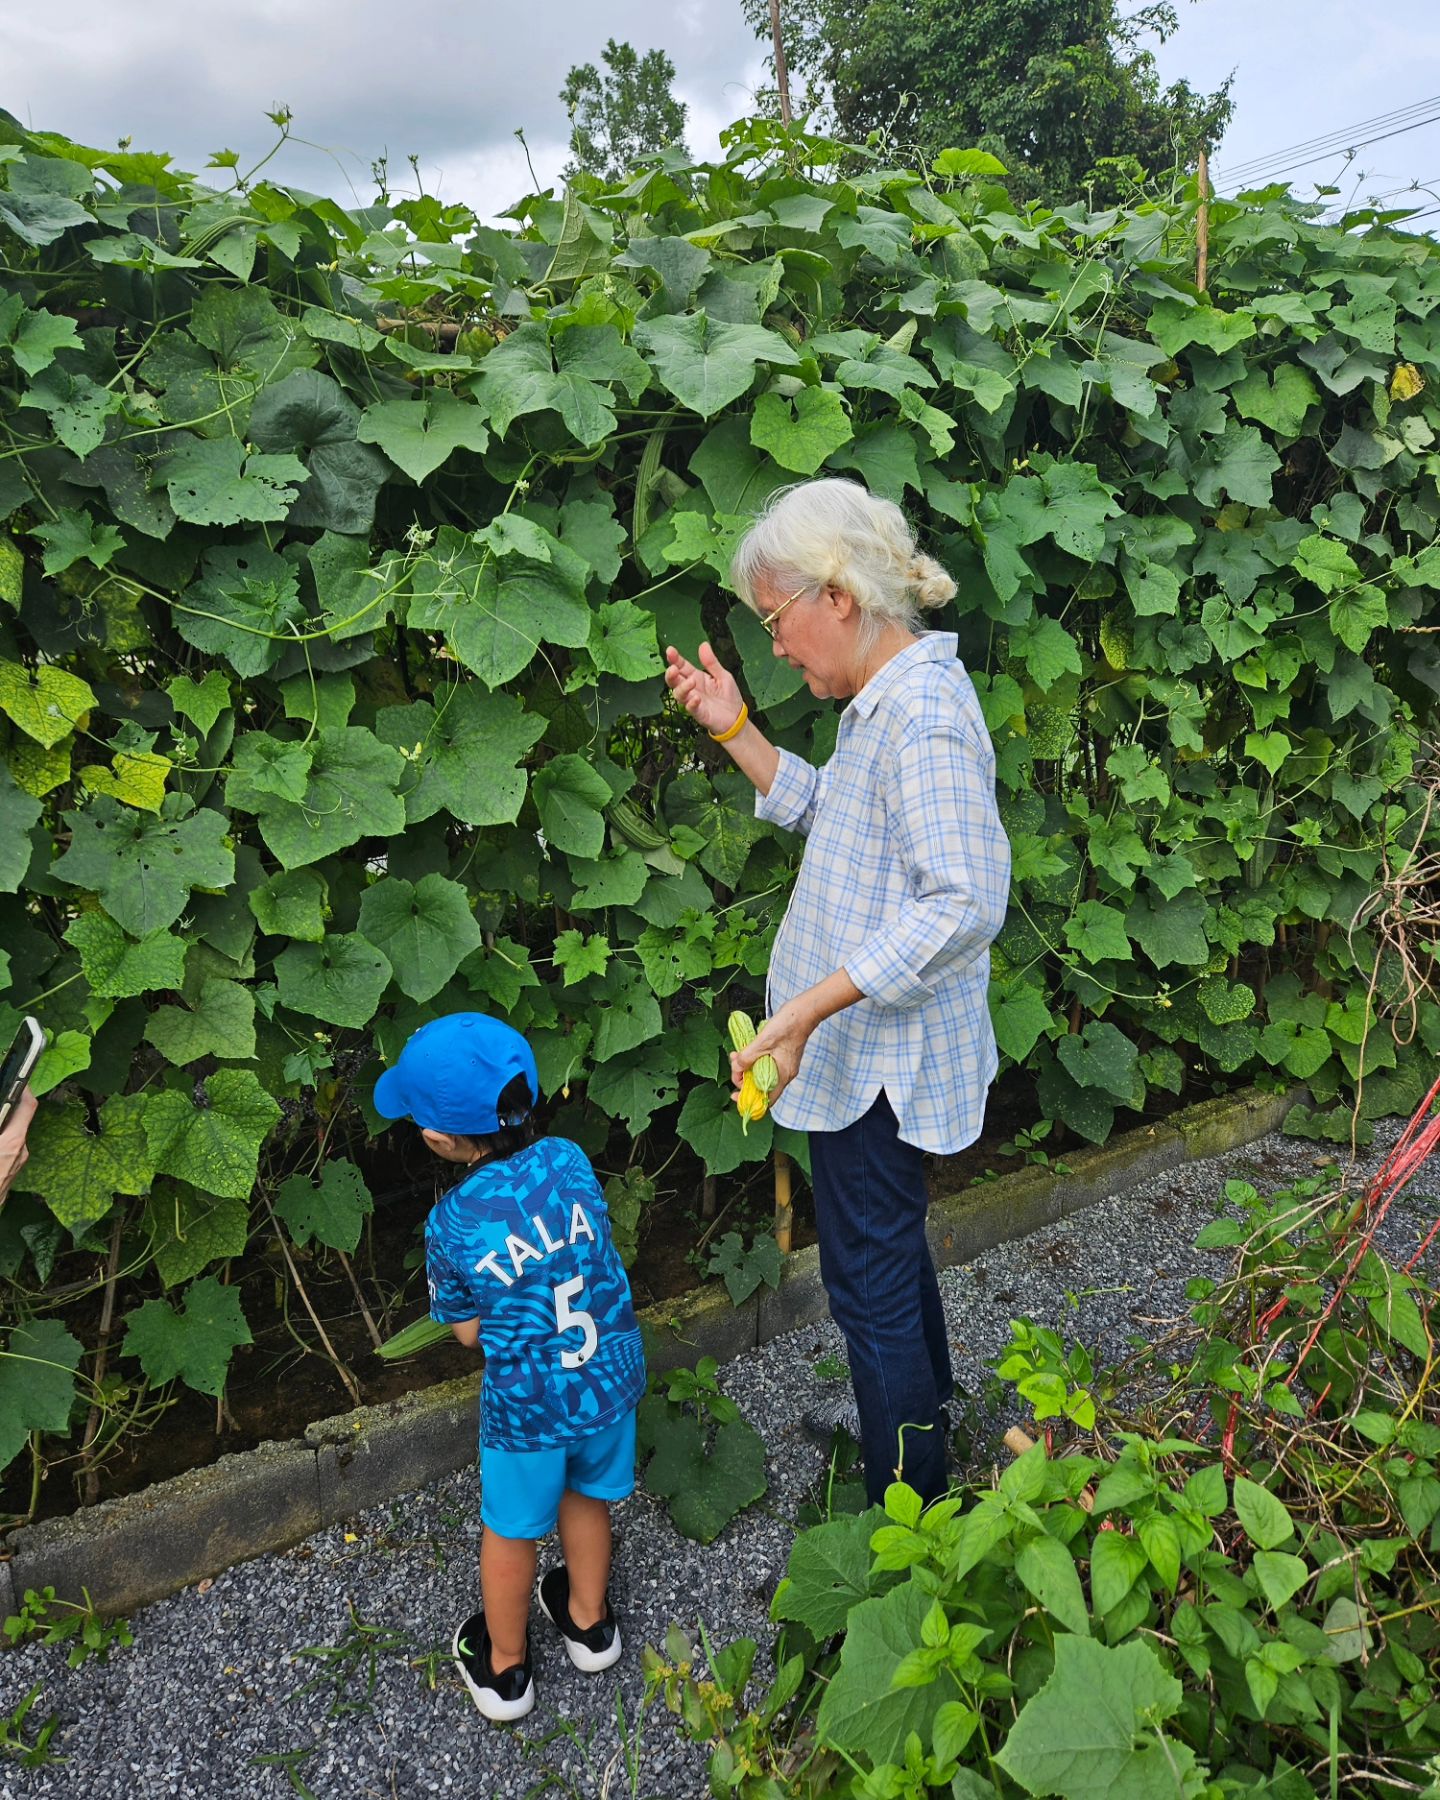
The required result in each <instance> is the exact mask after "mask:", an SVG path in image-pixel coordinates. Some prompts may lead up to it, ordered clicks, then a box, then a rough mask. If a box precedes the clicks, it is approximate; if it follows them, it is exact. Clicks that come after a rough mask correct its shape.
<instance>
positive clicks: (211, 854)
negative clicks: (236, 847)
mask: <svg viewBox="0 0 1440 1800" xmlns="http://www.w3.org/2000/svg"><path fill="white" fill-rule="evenodd" d="M183 804H184V803H183V802H179V803H174V804H173V805H172V803H171V802H167V803H166V814H167V815H168V816H162V817H160V818H156V817H154V816H152V815H151V814H149V813H143V812H137V811H136V810H135V809H134V808H133V807H129V806H121V805H119V804H118V802H116V801H114V800H111V799H108V798H106V797H104V796H102V797H101V798H99V799H97V800H96V801H94V802H93V804H92V805H91V806H90V807H89V808H88V809H87V810H86V811H84V812H72V813H66V815H65V823H66V825H67V826H68V827H69V831H70V848H69V849H68V850H67V851H66V852H65V854H64V855H63V856H61V857H58V858H57V859H56V861H55V863H54V864H53V865H52V873H53V874H54V875H56V876H57V877H58V878H59V879H60V880H61V881H64V882H68V883H70V884H71V885H72V886H74V887H80V888H88V889H89V891H90V892H91V893H92V894H95V895H98V897H99V900H100V904H101V905H102V906H103V907H104V908H105V910H106V912H107V913H109V915H110V917H111V918H112V919H114V920H115V922H116V923H117V924H118V925H122V926H123V927H124V928H125V930H126V931H128V932H129V933H130V935H131V936H132V937H138V938H145V937H148V936H149V935H150V934H151V933H152V932H156V931H161V930H163V929H164V928H165V927H166V926H167V925H173V924H174V923H175V921H176V919H178V918H179V917H180V914H181V913H182V912H183V911H184V910H185V902H186V900H187V899H188V898H189V896H190V890H191V889H192V888H195V887H206V888H223V887H228V886H229V884H230V882H231V881H233V880H234V877H235V854H234V852H233V851H232V850H230V849H229V848H227V846H226V843H225V837H226V821H225V819H224V818H223V817H222V816H221V815H220V814H219V813H217V812H211V811H209V810H208V809H206V808H201V810H200V811H198V812H193V813H191V814H189V815H188V816H183V815H181V814H180V813H179V811H178V806H179V805H183Z"/></svg>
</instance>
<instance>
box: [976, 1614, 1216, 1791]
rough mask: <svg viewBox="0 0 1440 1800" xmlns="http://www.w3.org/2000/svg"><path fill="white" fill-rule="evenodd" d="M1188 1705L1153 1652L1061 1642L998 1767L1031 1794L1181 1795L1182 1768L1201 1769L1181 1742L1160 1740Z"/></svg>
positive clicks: (1142, 1648) (1003, 1749)
mask: <svg viewBox="0 0 1440 1800" xmlns="http://www.w3.org/2000/svg"><path fill="white" fill-rule="evenodd" d="M1180 1699H1181V1687H1180V1683H1179V1682H1178V1681H1177V1680H1176V1679H1175V1678H1174V1676H1172V1675H1167V1674H1166V1673H1165V1671H1164V1670H1163V1669H1162V1667H1161V1665H1160V1662H1159V1659H1158V1658H1157V1657H1156V1655H1155V1652H1154V1651H1153V1650H1152V1649H1151V1648H1150V1646H1149V1645H1148V1644H1144V1643H1131V1644H1121V1645H1118V1646H1116V1647H1114V1648H1110V1647H1107V1646H1106V1645H1104V1644H1099V1643H1096V1642H1095V1641H1094V1640H1093V1639H1091V1638H1081V1637H1071V1636H1068V1635H1063V1636H1059V1637H1057V1638H1056V1640H1055V1669H1054V1672H1053V1674H1052V1675H1051V1676H1050V1678H1049V1680H1048V1681H1047V1682H1046V1683H1045V1685H1044V1687H1042V1688H1041V1689H1040V1691H1039V1693H1037V1694H1035V1695H1034V1696H1033V1697H1032V1698H1031V1699H1030V1700H1029V1701H1027V1702H1026V1704H1025V1705H1024V1706H1023V1707H1022V1708H1021V1711H1020V1716H1019V1718H1017V1719H1016V1721H1015V1723H1014V1725H1012V1726H1011V1728H1010V1731H1009V1734H1008V1735H1007V1737H1006V1739H1005V1742H1004V1743H1003V1744H1002V1745H1001V1746H1000V1749H999V1750H998V1751H997V1752H996V1755H995V1760H996V1762H998V1763H999V1764H1000V1766H1001V1767H1002V1768H1003V1769H1004V1770H1005V1771H1006V1773H1007V1774H1009V1775H1011V1776H1013V1777H1014V1779H1015V1780H1016V1781H1018V1782H1019V1783H1020V1784H1021V1786H1022V1787H1024V1788H1025V1789H1026V1791H1027V1792H1029V1793H1032V1794H1063V1795H1065V1796H1066V1800H1154V1797H1155V1796H1157V1795H1159V1794H1163V1793H1169V1792H1173V1791H1174V1788H1175V1782H1174V1777H1173V1775H1172V1774H1171V1770H1172V1769H1173V1768H1174V1767H1176V1766H1177V1765H1178V1766H1179V1767H1181V1768H1182V1769H1186V1768H1189V1767H1191V1766H1193V1763H1194V1757H1193V1755H1192V1753H1191V1752H1190V1751H1189V1750H1188V1749H1187V1748H1186V1747H1185V1746H1184V1745H1183V1744H1181V1743H1179V1742H1178V1741H1176V1740H1167V1742H1166V1743H1165V1744H1163V1745H1162V1744H1160V1743H1159V1742H1157V1741H1156V1737H1155V1731H1154V1727H1155V1726H1156V1725H1158V1724H1160V1723H1162V1722H1163V1721H1164V1720H1166V1719H1169V1718H1172V1717H1173V1716H1174V1714H1175V1713H1176V1712H1177V1711H1178V1709H1179V1706H1180Z"/></svg>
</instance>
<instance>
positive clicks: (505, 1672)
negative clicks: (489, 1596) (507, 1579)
mask: <svg viewBox="0 0 1440 1800" xmlns="http://www.w3.org/2000/svg"><path fill="white" fill-rule="evenodd" d="M451 1651H452V1653H453V1655H454V1657H455V1664H456V1667H457V1668H458V1669H459V1671H460V1674H461V1677H462V1678H463V1680H464V1682H465V1685H466V1687H467V1688H469V1690H470V1698H471V1699H472V1700H473V1701H474V1702H475V1704H476V1706H478V1707H479V1709H480V1711H481V1712H482V1713H484V1715H485V1717H486V1718H487V1719H494V1720H495V1722H496V1723H497V1724H500V1725H505V1724H508V1723H509V1722H510V1721H511V1720H512V1719H523V1718H524V1717H525V1715H526V1713H528V1712H529V1711H530V1710H531V1708H532V1707H533V1706H534V1705H535V1683H534V1681H533V1680H532V1679H531V1672H530V1640H529V1638H528V1637H527V1638H526V1640H525V1660H524V1662H520V1663H516V1664H515V1665H514V1667H513V1668H509V1669H502V1670H501V1671H500V1673H499V1674H498V1675H497V1674H496V1673H495V1671H494V1669H493V1668H492V1667H491V1665H490V1633H489V1631H488V1630H487V1629H486V1626H485V1615H484V1613H479V1612H477V1613H471V1615H470V1617H469V1618H468V1619H466V1621H465V1623H464V1624H463V1625H457V1626H456V1627H455V1637H454V1641H453V1643H452V1645H451Z"/></svg>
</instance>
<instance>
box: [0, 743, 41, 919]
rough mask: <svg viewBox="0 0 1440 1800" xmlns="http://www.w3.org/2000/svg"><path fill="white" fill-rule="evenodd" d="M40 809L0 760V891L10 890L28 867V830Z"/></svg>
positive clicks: (22, 876)
mask: <svg viewBox="0 0 1440 1800" xmlns="http://www.w3.org/2000/svg"><path fill="white" fill-rule="evenodd" d="M40 811H41V807H40V802H39V800H38V799H37V798H36V797H35V796H34V795H33V794H27V793H26V792H25V790H24V789H23V788H22V787H21V786H20V785H19V783H18V782H17V781H16V780H15V777H14V776H13V775H12V774H11V773H10V770H9V768H8V767H7V765H6V764H4V763H0V894H13V893H14V892H15V891H16V889H17V888H19V886H20V884H21V882H23V881H24V879H25V871H26V870H27V869H28V868H29V867H30V848H31V846H30V837H29V832H30V828H31V826H32V825H34V823H35V821H36V820H37V819H38V818H39V817H40Z"/></svg>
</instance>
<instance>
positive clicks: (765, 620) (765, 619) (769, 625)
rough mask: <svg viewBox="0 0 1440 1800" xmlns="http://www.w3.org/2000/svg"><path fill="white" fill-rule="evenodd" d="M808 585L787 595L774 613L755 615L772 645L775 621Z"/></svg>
mask: <svg viewBox="0 0 1440 1800" xmlns="http://www.w3.org/2000/svg"><path fill="white" fill-rule="evenodd" d="M809 585H810V584H809V583H808V582H807V583H806V584H805V587H800V588H796V590H795V592H794V593H793V594H788V595H787V596H786V597H785V599H783V600H782V601H781V602H780V604H779V605H778V606H777V607H776V608H775V610H774V612H770V613H759V614H757V617H758V618H759V620H760V623H761V624H762V625H763V626H764V627H765V629H766V631H768V632H769V634H770V641H771V642H772V643H773V642H774V641H775V621H776V620H777V619H778V618H779V617H780V615H781V613H783V612H784V610H785V608H786V607H787V606H789V605H790V603H791V601H792V600H798V599H799V598H800V596H801V595H802V594H803V593H804V592H805V591H806V588H808V587H809Z"/></svg>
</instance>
